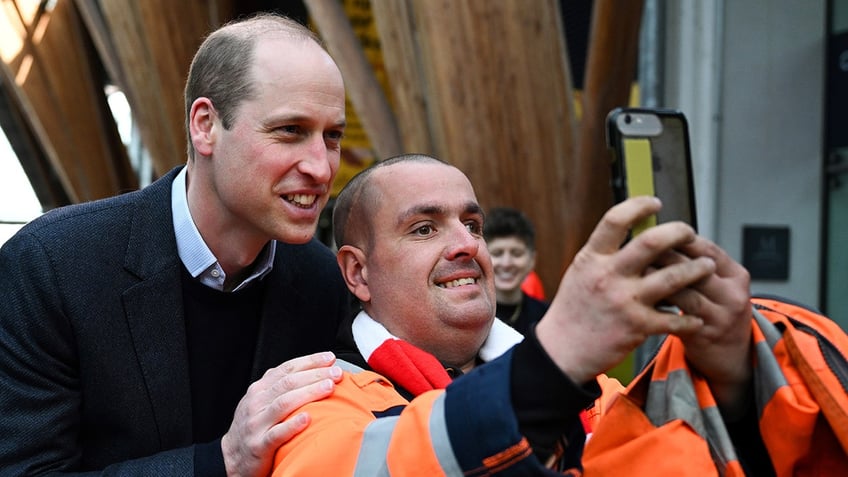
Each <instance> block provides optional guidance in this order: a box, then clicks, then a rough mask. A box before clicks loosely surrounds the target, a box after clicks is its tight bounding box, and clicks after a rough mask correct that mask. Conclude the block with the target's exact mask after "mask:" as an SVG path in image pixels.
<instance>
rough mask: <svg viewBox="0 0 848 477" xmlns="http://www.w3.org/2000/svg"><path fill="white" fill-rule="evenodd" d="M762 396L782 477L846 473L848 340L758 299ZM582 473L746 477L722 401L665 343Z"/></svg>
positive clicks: (619, 406) (762, 414)
mask: <svg viewBox="0 0 848 477" xmlns="http://www.w3.org/2000/svg"><path fill="white" fill-rule="evenodd" d="M753 303H754V306H753V310H754V318H753V320H754V321H753V342H754V346H755V348H754V355H755V358H754V359H755V363H754V395H755V396H754V399H755V404H756V410H757V413H758V422H759V430H760V434H761V436H762V439H763V443H764V445H765V447H766V449H767V451H768V454H769V457H770V459H771V462H772V465H773V467H774V470H775V472H776V474H777V476H778V477H781V476H787V477H789V476H801V477H803V476H813V475H816V476H830V475H848V454H846V452H848V388H846V386H848V362H846V356H848V336H846V334H845V333H844V332H843V330H841V329H840V328H839V326H838V325H836V324H835V323H834V322H832V321H831V320H829V319H827V318H825V317H824V316H822V315H820V314H818V313H816V312H814V311H812V310H809V309H807V308H805V307H802V306H799V305H794V304H790V303H787V302H785V301H783V300H778V299H774V298H772V299H765V298H755V299H754V300H753ZM583 464H584V472H585V473H584V475H585V476H592V475H621V473H622V472H625V473H626V475H635V476H640V475H651V476H654V475H675V476H690V475H691V476H698V477H704V476H713V475H716V476H717V475H722V476H742V475H745V474H744V471H743V470H742V467H741V465H740V463H739V461H738V459H737V456H736V454H735V451H734V447H733V444H732V442H731V440H730V438H729V436H728V433H727V429H726V428H725V426H724V423H723V421H722V418H721V415H720V414H719V411H718V408H717V407H716V404H715V400H714V399H713V396H712V394H711V393H710V390H709V387H708V385H707V382H706V381H705V379H704V378H703V377H701V376H700V375H698V374H697V373H695V372H693V371H692V370H691V369H690V368H689V367H688V366H687V363H686V361H685V359H684V350H683V345H682V344H681V342H680V341H679V340H678V339H677V338H674V337H670V338H668V339H667V340H666V342H665V343H664V344H663V346H662V347H661V348H660V350H659V352H658V354H657V356H656V357H655V358H654V360H653V361H652V362H651V363H650V364H649V365H648V366H647V367H646V368H645V370H644V371H643V372H642V373H641V374H640V375H639V376H638V377H637V378H636V379H635V380H634V381H633V382H632V383H631V384H630V385H629V386H628V387H627V389H626V391H625V394H624V395H623V396H621V397H619V398H618V399H616V400H615V401H614V402H613V404H612V405H611V406H610V407H609V408H608V409H607V410H606V412H605V415H604V416H603V419H601V420H600V422H599V423H598V424H597V426H596V428H595V432H594V433H593V436H592V438H591V439H590V440H589V442H588V443H587V446H586V449H585V452H584V455H583Z"/></svg>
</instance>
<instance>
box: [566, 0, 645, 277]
mask: <svg viewBox="0 0 848 477" xmlns="http://www.w3.org/2000/svg"><path fill="white" fill-rule="evenodd" d="M643 6H644V1H643V0H633V1H627V2H619V1H616V0H595V6H594V10H593V12H592V29H591V33H590V38H589V54H588V58H587V64H586V79H585V82H584V89H583V96H582V97H583V117H582V121H581V124H580V136H579V143H578V148H577V154H575V155H573V156H568V157H567V158H566V159H567V164H568V165H567V167H568V170H569V174H568V176H567V181H566V195H567V203H568V204H569V206H568V207H567V208H566V230H568V233H567V234H565V235H564V236H563V239H564V242H565V244H566V256H565V264H566V265H567V264H568V263H571V260H572V259H573V258H574V255H575V254H576V253H577V251H578V250H579V249H580V248H581V247H582V246H583V244H584V243H585V242H586V240H587V239H588V238H589V235H590V234H591V232H592V230H593V229H594V227H595V225H597V223H598V221H599V220H600V218H601V217H602V216H603V214H604V212H606V210H607V209H608V208H609V207H610V206H611V205H612V190H611V189H610V183H609V181H610V160H611V156H610V153H609V152H608V151H607V149H606V139H605V136H604V135H605V129H604V128H605V122H606V115H607V114H608V113H609V111H610V110H612V109H613V108H615V107H617V106H626V105H627V104H628V98H629V95H630V90H631V86H632V84H633V81H634V80H635V78H636V59H637V55H638V51H639V28H640V26H641V21H642V10H643Z"/></svg>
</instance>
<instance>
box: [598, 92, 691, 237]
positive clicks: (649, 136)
mask: <svg viewBox="0 0 848 477" xmlns="http://www.w3.org/2000/svg"><path fill="white" fill-rule="evenodd" d="M607 132H608V142H609V146H610V148H611V149H612V150H613V152H614V162H613V174H612V175H613V188H614V190H615V195H616V201H621V200H624V199H625V198H627V197H633V196H638V195H653V196H656V197H659V198H660V200H662V202H663V207H662V209H661V210H660V211H659V213H658V214H657V215H656V216H652V217H649V218H648V219H646V220H644V221H643V222H642V223H640V224H638V226H636V227H634V229H633V230H632V231H631V233H632V235H637V234H638V233H640V232H642V231H643V230H644V229H646V228H648V227H650V226H653V225H656V224H657V223H663V222H669V221H674V220H682V221H684V222H686V223H688V224H690V225H692V226H693V227H695V226H696V220H695V199H694V190H693V186H692V184H693V179H692V165H691V158H690V154H689V137H688V128H687V125H686V118H685V117H684V116H683V114H682V113H680V112H679V111H671V110H650V109H635V108H630V109H617V110H614V111H612V112H611V113H610V116H609V118H608V131H607Z"/></svg>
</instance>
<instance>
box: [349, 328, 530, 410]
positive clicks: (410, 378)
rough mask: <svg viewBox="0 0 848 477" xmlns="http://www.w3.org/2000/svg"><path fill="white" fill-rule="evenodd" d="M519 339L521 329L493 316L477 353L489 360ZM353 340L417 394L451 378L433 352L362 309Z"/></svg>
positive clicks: (379, 370)
mask: <svg viewBox="0 0 848 477" xmlns="http://www.w3.org/2000/svg"><path fill="white" fill-rule="evenodd" d="M522 339H524V337H523V336H522V335H521V333H519V332H517V331H515V330H514V329H513V328H512V327H510V326H509V325H507V324H506V323H504V322H502V321H501V320H499V319H497V318H495V321H494V323H492V328H491V330H490V331H489V336H488V337H487V338H486V341H485V342H484V343H483V347H482V348H480V352H479V354H478V356H479V357H480V359H481V360H482V361H484V362H486V361H491V360H493V359H495V358H497V357H498V356H500V355H502V354H504V353H505V352H506V351H507V350H509V349H510V348H512V347H513V346H514V345H516V344H517V343H519V342H521V340H522ZM353 341H354V342H355V343H356V347H357V349H358V350H359V353H360V354H361V355H362V356H363V357H364V358H365V361H366V362H368V365H369V366H371V369H373V370H374V371H376V372H377V373H380V374H382V375H383V376H385V377H387V378H389V380H391V381H392V382H394V383H395V384H397V385H398V386H400V387H402V388H404V389H407V390H408V391H410V392H411V393H413V394H414V395H416V396H418V395H419V394H421V393H423V392H425V391H429V390H431V389H444V388H445V387H447V385H448V384H450V382H451V377H450V376H449V375H448V373H447V371H445V368H444V366H443V365H442V364H441V363H440V362H439V360H437V359H436V357H435V356H433V355H432V354H430V353H428V352H426V351H424V350H422V349H421V348H418V347H416V346H414V345H412V344H411V343H409V342H406V341H404V340H402V339H400V338H398V337H396V336H394V335H392V334H391V333H389V331H388V330H387V329H386V328H385V327H384V326H383V325H381V324H380V323H378V322H376V321H375V320H374V319H373V318H371V317H370V316H369V315H368V313H365V312H364V311H360V312H359V314H358V315H357V316H356V318H355V319H354V320H353Z"/></svg>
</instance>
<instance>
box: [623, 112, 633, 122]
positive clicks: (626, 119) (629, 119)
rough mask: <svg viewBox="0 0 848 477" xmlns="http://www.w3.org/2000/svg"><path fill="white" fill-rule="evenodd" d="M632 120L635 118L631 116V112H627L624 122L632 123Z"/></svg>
mask: <svg viewBox="0 0 848 477" xmlns="http://www.w3.org/2000/svg"><path fill="white" fill-rule="evenodd" d="M631 121H633V119H632V118H631V117H630V115H629V114H625V115H624V124H630V123H631Z"/></svg>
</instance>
